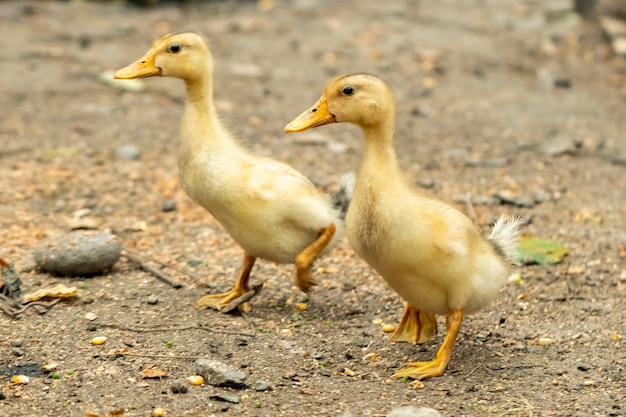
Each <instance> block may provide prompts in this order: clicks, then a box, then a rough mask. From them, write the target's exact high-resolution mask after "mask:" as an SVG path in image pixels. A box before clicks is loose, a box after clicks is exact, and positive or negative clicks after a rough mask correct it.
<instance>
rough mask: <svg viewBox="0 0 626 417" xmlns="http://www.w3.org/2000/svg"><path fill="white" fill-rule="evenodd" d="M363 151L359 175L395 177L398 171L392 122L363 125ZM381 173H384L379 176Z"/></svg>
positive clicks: (363, 176)
mask: <svg viewBox="0 0 626 417" xmlns="http://www.w3.org/2000/svg"><path fill="white" fill-rule="evenodd" d="M362 130H363V137H364V139H365V153H364V155H363V163H362V164H361V170H360V172H359V176H360V177H362V178H365V177H367V178H370V179H371V178H381V177H383V178H385V179H390V178H395V177H396V174H401V173H400V167H399V165H398V159H397V156H396V151H395V149H394V146H393V132H394V126H393V123H388V124H381V125H374V126H363V127H362ZM381 173H384V174H383V175H382V176H381Z"/></svg>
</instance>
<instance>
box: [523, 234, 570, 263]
mask: <svg viewBox="0 0 626 417" xmlns="http://www.w3.org/2000/svg"><path fill="white" fill-rule="evenodd" d="M568 253H569V249H567V248H566V247H565V246H563V244H562V243H561V242H558V241H556V240H545V239H540V238H538V237H536V236H532V235H522V236H521V237H520V240H519V244H518V246H517V258H518V260H519V261H520V262H522V263H525V264H539V265H554V264H558V263H559V262H561V261H563V258H564V257H565V255H567V254H568Z"/></svg>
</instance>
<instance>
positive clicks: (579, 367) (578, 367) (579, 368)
mask: <svg viewBox="0 0 626 417" xmlns="http://www.w3.org/2000/svg"><path fill="white" fill-rule="evenodd" d="M576 369H578V370H579V371H582V372H587V371H588V370H589V369H591V368H590V367H588V366H587V365H578V366H577V367H576Z"/></svg>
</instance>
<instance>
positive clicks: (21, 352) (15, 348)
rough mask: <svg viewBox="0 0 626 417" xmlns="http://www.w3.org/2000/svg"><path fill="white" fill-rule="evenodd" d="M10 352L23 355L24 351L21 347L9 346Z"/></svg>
mask: <svg viewBox="0 0 626 417" xmlns="http://www.w3.org/2000/svg"><path fill="white" fill-rule="evenodd" d="M11 353H12V354H13V355H14V356H24V351H23V350H22V348H18V347H13V348H11Z"/></svg>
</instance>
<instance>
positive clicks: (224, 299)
mask: <svg viewBox="0 0 626 417" xmlns="http://www.w3.org/2000/svg"><path fill="white" fill-rule="evenodd" d="M255 261H256V257H254V256H251V255H248V254H247V253H244V256H243V263H242V265H241V272H240V274H239V278H237V282H236V283H235V286H234V287H233V289H232V290H230V291H228V292H226V293H222V294H209V295H205V296H204V297H202V298H200V299H199V300H198V302H197V303H196V306H197V307H198V308H213V309H215V310H217V311H220V312H222V313H228V312H229V311H232V310H233V309H235V307H238V308H239V310H240V311H242V312H244V313H248V312H250V311H251V310H252V308H251V307H250V304H249V303H248V301H249V300H250V299H251V298H252V297H254V296H255V295H257V294H258V293H259V292H261V289H262V288H263V285H262V284H261V285H260V286H259V285H256V286H254V287H252V288H250V284H249V280H250V272H251V271H252V267H253V266H254V262H255Z"/></svg>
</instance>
